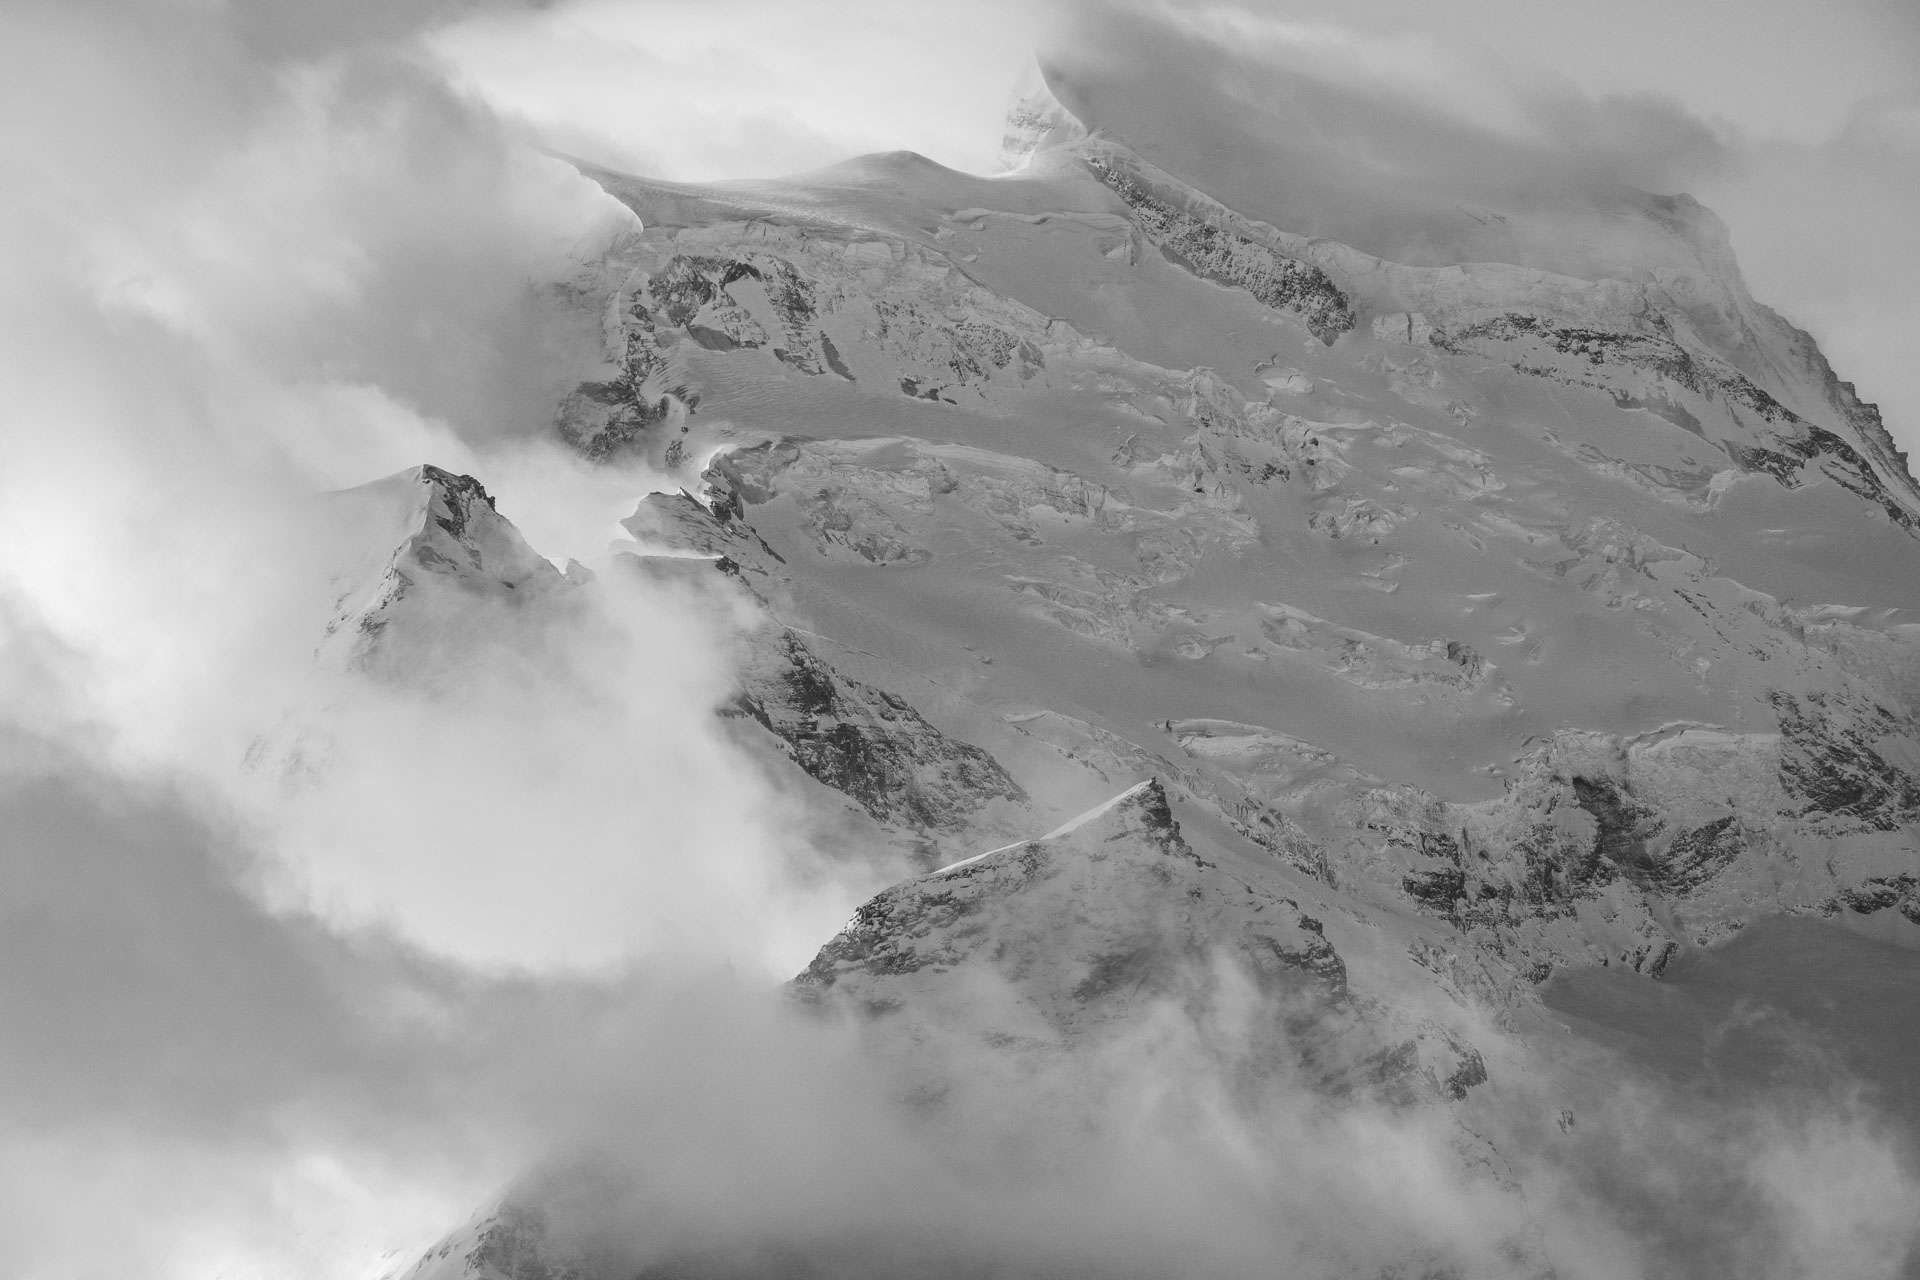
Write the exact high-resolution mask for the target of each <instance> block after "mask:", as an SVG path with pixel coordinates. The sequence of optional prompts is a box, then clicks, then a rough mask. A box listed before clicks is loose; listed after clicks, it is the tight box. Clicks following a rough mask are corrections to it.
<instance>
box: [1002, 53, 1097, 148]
mask: <svg viewBox="0 0 1920 1280" xmlns="http://www.w3.org/2000/svg"><path fill="white" fill-rule="evenodd" d="M1086 136H1087V127H1086V126H1085V125H1084V124H1082V123H1081V122H1080V120H1079V118H1078V117H1077V116H1075V115H1074V114H1073V112H1071V111H1069V110H1067V108H1066V106H1065V105H1064V104H1063V103H1062V102H1061V101H1060V99H1059V98H1057V97H1055V96H1054V92H1053V87H1052V85H1051V83H1050V82H1049V79H1048V74H1047V69H1046V68H1045V67H1044V66H1043V65H1042V64H1041V62H1040V60H1039V59H1038V58H1035V59H1034V60H1033V61H1031V62H1029V63H1028V64H1027V67H1026V70H1025V71H1023V72H1022V73H1021V76H1020V79H1019V80H1018V81H1017V82H1016V83H1015V85H1014V90H1013V100H1012V102H1011V103H1009V105H1008V107H1007V119H1006V132H1005V133H1003V134H1002V135H1001V138H1000V167H1001V170H1002V171H1003V172H1005V173H1017V172H1019V171H1020V170H1022V169H1025V168H1026V167H1027V166H1028V165H1030V164H1032V163H1033V159H1034V157H1035V156H1036V155H1038V154H1039V153H1040V152H1042V151H1045V150H1048V149H1050V148H1052V147H1056V146H1061V145H1064V144H1066V143H1071V142H1076V141H1078V140H1079V139H1081V138H1084V137H1086Z"/></svg>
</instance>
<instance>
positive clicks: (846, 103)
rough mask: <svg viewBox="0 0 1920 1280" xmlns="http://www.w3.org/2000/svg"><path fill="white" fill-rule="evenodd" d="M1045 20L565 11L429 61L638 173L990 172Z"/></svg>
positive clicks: (552, 135) (926, 10)
mask: <svg viewBox="0 0 1920 1280" xmlns="http://www.w3.org/2000/svg"><path fill="white" fill-rule="evenodd" d="M1047 8H1048V6H1045V5H1042V6H1039V7H1038V8H1036V7H1035V6H1033V5H1030V4H1024V3H1015V2H1014V0H983V2H980V3H974V4H970V5H967V6H966V7H965V8H964V9H957V10H952V11H946V10H940V9H936V8H933V7H929V6H925V5H900V4H895V3H889V2H888V0H851V2H849V3H834V2H833V0H795V2H792V3H784V4H778V5H774V4H766V3H761V2H759V0H712V2H710V3H703V4H697V5H695V4H685V3H679V2H678V0H566V2H565V3H562V4H560V5H558V6H556V7H555V8H554V9H553V10H551V11H549V12H542V13H539V14H532V13H526V12H519V13H515V12H499V13H493V14H484V15H479V16H476V17H474V18H472V19H471V20H469V21H467V22H464V23H460V24H456V25H454V26H452V27H450V28H448V29H447V30H445V31H443V32H441V33H440V34H439V35H438V36H437V37H436V38H435V40H434V45H435V47H436V49H438V50H439V51H440V52H441V53H442V55H443V56H445V57H446V58H448V59H449V60H450V62H451V63H452V64H453V65H454V66H455V67H457V68H458V70H459V74H460V78H461V81H462V82H463V83H465V84H468V85H470V86H471V87H473V88H474V89H475V90H476V91H477V92H479V93H481V94H482V95H483V96H484V97H485V98H486V99H487V101H489V102H491V103H494V104H495V105H496V106H497V107H498V108H499V109H500V110H502V111H503V112H504V113H506V114H507V115H509V116H511V117H513V118H516V119H518V120H521V121H524V122H526V123H527V124H528V125H530V126H531V127H532V128H533V129H535V130H536V131H537V132H538V134H539V136H541V137H542V138H543V139H545V140H546V141H547V142H548V143H549V144H550V145H553V146H556V147H558V148H560V149H562V150H564V151H568V152H571V153H574V154H577V155H580V156H581V157H582V158H585V159H589V160H593V161H596V162H598V163H602V164H607V165H610V166H613V167H615V168H621V169H625V170H628V171H631V172H637V173H645V174H648V175H651V176H656V177H664V178H670V179H677V180H683V181H708V180H712V179H718V178H739V177H765V176H773V175H776V174H785V173H793V172H798V171H801V170H805V169H814V168H820V167H822V166H825V165H829V164H834V163H837V162H839V161H841V160H844V159H846V158H848V157H850V156H853V155H859V154H862V153H865V152H871V151H892V150H899V149H903V148H905V149H912V150H916V151H919V152H921V153H923V154H925V155H928V156H931V157H932V158H933V159H935V160H938V161H940V162H942V163H945V164H948V165H953V166H955V167H959V168H963V169H969V170H974V171H987V170H989V169H991V168H992V166H993V163H994V160H995V157H996V154H997V150H998V146H999V141H1000V124H1001V117H1002V115H1003V113H1004V112H1005V109H1006V103H1007V98H1008V95H1009V94H1010V93H1011V91H1012V88H1013V85H1014V83H1015V81H1016V80H1017V78H1018V77H1019V75H1020V73H1021V71H1022V70H1023V69H1024V67H1025V66H1026V65H1027V64H1028V62H1029V61H1030V60H1031V57H1032V49H1033V47H1034V43H1035V38H1036V36H1037V34H1038V32H1039V31H1040V30H1041V29H1042V28H1043V26H1044V24H1045V23H1046V21H1047V20H1048V19H1047V12H1046V11H1047ZM655 121H659V122H665V124H666V127H662V128H654V127H651V122H655Z"/></svg>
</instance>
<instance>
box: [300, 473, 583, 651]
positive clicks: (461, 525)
mask: <svg viewBox="0 0 1920 1280" xmlns="http://www.w3.org/2000/svg"><path fill="white" fill-rule="evenodd" d="M330 504H331V505H332V507H333V508H334V510H335V512H336V513H337V516H338V518H339V520H340V523H341V524H342V526H343V527H344V528H347V529H349V530H350V531H351V534H352V538H353V541H354V542H355V543H356V544H357V551H356V554H355V557H354V559H353V560H351V561H349V562H347V563H346V564H344V565H343V566H342V567H341V568H340V569H339V570H337V571H336V573H335V576H334V582H335V590H336V600H335V605H334V612H333V617H332V620H331V621H330V622H329V623H328V625H327V640H326V643H325V645H324V646H323V655H324V654H325V653H327V652H333V653H335V654H336V657H335V658H334V661H337V662H340V663H344V664H346V665H360V664H364V663H365V662H366V661H367V659H368V658H369V656H370V655H371V653H372V650H373V647H374V644H375V641H376V639H377V638H378V637H379V636H380V634H381V633H382V632H383V631H385V630H386V629H387V628H388V626H389V624H390V623H391V622H392V621H393V620H394V619H395V617H397V616H399V614H400V613H402V612H406V611H415V612H420V611H422V608H423V606H417V605H415V604H412V603H410V599H411V598H412V597H414V596H417V595H418V594H419V593H420V592H422V591H423V590H427V591H435V590H441V589H444V588H449V587H451V588H454V589H456V590H457V591H459V592H462V593H466V594H468V595H475V596H493V597H508V598H511V597H515V596H525V597H528V598H531V597H534V596H538V595H540V594H541V593H543V592H547V591H551V590H555V589H558V588H561V587H564V586H565V585H567V583H568V581H569V578H568V576H567V575H566V574H563V573H562V572H561V571H560V570H558V569H556V568H554V566H553V563H552V562H551V561H549V560H548V559H547V558H546V557H544V556H542V555H541V554H540V553H539V552H537V551H535V550H534V549H533V547H532V546H530V545H529V544H528V543H527V540H526V539H525V538H524V537H522V536H521V534H520V531H519V530H518V529H516V528H515V527H514V526H513V524H512V523H511V522H510V521H508V520H507V519H506V518H505V517H503V516H502V515H500V513H499V512H498V510H496V508H495V504H494V499H493V496H492V495H491V494H489V493H488V492H487V490H486V487H485V486H484V485H482V484H481V483H480V481H479V480H477V479H475V478H474V477H473V476H469V475H460V474H457V473H455V472H452V471H448V470H446V469H444V468H442V467H437V466H434V465H432V464H431V463H422V464H421V465H419V466H416V467H410V468H408V469H407V470H405V471H401V472H397V473H395V474H394V475H391V476H388V477H386V478H385V479H381V480H375V481H372V482H370V483H368V484H365V485H361V486H358V487H357V488H354V489H348V490H344V491H342V492H340V493H336V494H333V495H330ZM577 576H578V574H576V577H577ZM427 612H431V611H430V610H428V611H427ZM422 625H423V626H424V625H425V618H424V617H423V623H422Z"/></svg>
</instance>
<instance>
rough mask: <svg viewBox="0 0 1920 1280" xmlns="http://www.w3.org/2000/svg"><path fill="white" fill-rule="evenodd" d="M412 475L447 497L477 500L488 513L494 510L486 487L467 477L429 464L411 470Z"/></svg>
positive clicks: (425, 463) (491, 496) (491, 497)
mask: <svg viewBox="0 0 1920 1280" xmlns="http://www.w3.org/2000/svg"><path fill="white" fill-rule="evenodd" d="M412 474H413V475H414V477H415V478H417V479H418V480H419V481H420V483H421V484H424V485H427V486H428V487H430V488H433V489H438V490H439V491H440V492H441V493H442V494H444V495H446V496H448V497H456V496H457V497H460V498H464V499H466V500H467V501H469V502H471V501H473V500H475V499H478V500H479V501H481V502H484V503H486V504H487V509H488V510H489V511H493V510H496V508H495V506H494V503H493V495H492V494H490V493H488V492H487V487H486V486H485V485H483V484H481V483H480V482H479V481H478V480H476V479H474V478H473V477H472V476H469V475H461V474H458V473H457V472H453V471H448V470H447V469H446V468H445V467H436V466H434V465H433V464H432V463H431V462H423V463H421V464H420V465H419V466H417V467H415V468H414V469H413V472H412Z"/></svg>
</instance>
